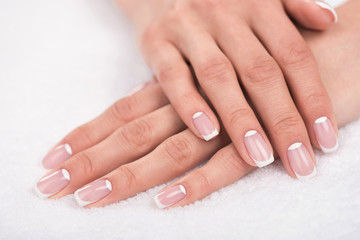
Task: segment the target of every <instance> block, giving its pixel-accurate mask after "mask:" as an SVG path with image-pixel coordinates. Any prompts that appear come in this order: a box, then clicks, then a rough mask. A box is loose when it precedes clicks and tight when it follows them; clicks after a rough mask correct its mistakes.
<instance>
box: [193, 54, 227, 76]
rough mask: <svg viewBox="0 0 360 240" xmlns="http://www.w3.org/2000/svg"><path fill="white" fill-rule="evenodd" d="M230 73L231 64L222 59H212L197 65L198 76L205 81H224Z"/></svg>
mask: <svg viewBox="0 0 360 240" xmlns="http://www.w3.org/2000/svg"><path fill="white" fill-rule="evenodd" d="M231 72H232V67H231V63H230V62H229V60H227V59H226V58H224V57H212V58H210V59H208V60H205V61H203V62H202V63H200V64H199V74H200V76H202V77H203V78H204V79H206V80H216V79H226V78H227V76H229V73H231Z"/></svg>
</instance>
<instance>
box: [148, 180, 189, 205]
mask: <svg viewBox="0 0 360 240" xmlns="http://www.w3.org/2000/svg"><path fill="white" fill-rule="evenodd" d="M185 196H186V190H185V187H184V186H183V185H175V186H173V187H171V188H168V189H166V190H165V191H163V192H160V193H158V194H157V195H156V196H155V197H154V201H155V203H156V205H157V206H158V207H159V208H166V207H169V206H171V205H174V204H175V203H177V202H179V201H181V200H182V199H184V198H185Z"/></svg>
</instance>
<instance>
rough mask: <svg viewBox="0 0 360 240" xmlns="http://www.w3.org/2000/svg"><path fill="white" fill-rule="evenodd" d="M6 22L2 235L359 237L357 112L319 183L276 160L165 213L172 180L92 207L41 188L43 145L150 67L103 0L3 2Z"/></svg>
mask: <svg viewBox="0 0 360 240" xmlns="http://www.w3.org/2000/svg"><path fill="white" fill-rule="evenodd" d="M333 2H334V1H333ZM0 32H1V37H0V109H1V117H0V136H1V141H0V153H1V154H0V163H1V164H0V179H1V181H0V239H37V240H39V239H287V240H288V239H317V240H318V239H360V187H359V183H360V154H359V141H360V121H357V122H354V123H352V124H350V125H348V126H346V127H344V128H342V129H341V130H340V133H339V134H340V135H339V136H340V148H339V150H338V151H337V152H336V153H334V154H329V155H324V154H322V153H320V152H318V151H317V152H316V157H317V159H318V176H317V177H315V178H314V179H312V180H311V181H306V182H300V181H297V180H294V179H291V178H290V177H289V176H288V175H287V174H286V173H285V171H284V169H283V167H282V166H281V164H280V163H279V162H276V163H274V164H272V165H271V166H268V167H266V168H263V169H259V170H256V171H254V172H253V173H251V174H250V175H248V176H246V177H245V178H243V179H242V180H240V181H238V182H237V183H234V184H232V185H231V186H228V187H225V188H223V189H221V190H220V191H217V192H215V193H213V194H212V195H210V196H209V197H207V198H205V199H204V200H202V201H199V202H196V203H194V204H192V205H190V206H187V207H184V208H177V209H172V210H168V211H164V210H160V209H157V207H156V206H155V204H154V203H153V201H152V197H153V196H154V195H155V194H156V192H157V191H158V190H159V189H160V188H161V187H163V186H164V185H162V186H157V187H154V188H152V189H150V190H148V191H146V192H143V193H140V194H138V195H136V196H135V197H132V198H130V199H127V200H125V201H122V202H119V203H116V204H112V205H110V206H107V207H105V208H99V209H91V210H88V209H82V208H80V207H78V206H77V205H76V203H75V201H74V198H73V196H72V195H71V196H67V197H65V198H63V199H61V200H56V201H55V200H41V199H39V198H37V196H36V195H35V194H34V192H33V185H34V183H35V182H36V181H37V180H38V179H39V178H40V177H41V176H42V175H43V174H44V172H43V171H42V170H41V169H40V168H39V162H40V159H41V158H42V157H43V156H44V154H45V153H46V151H47V150H48V149H49V148H50V147H51V146H52V145H53V144H55V143H56V141H58V140H60V139H61V138H62V137H63V136H64V134H65V133H67V132H69V131H70V130H71V129H73V128H74V127H76V126H77V125H80V124H82V123H84V122H86V121H88V120H90V119H91V118H93V117H94V116H96V115H98V114H100V113H101V112H102V111H103V110H104V109H105V108H106V107H107V106H109V105H110V104H111V103H112V102H114V101H115V100H117V99H119V98H121V97H122V96H124V94H125V93H126V92H127V91H128V90H129V89H131V88H132V87H134V86H135V85H137V84H138V83H140V82H142V81H145V80H148V79H150V77H151V73H150V71H149V70H148V69H147V68H146V67H145V64H144V63H143V62H142V60H141V57H140V55H139V54H138V53H137V51H136V48H135V46H134V43H133V39H131V37H130V36H131V35H130V31H129V25H128V23H127V22H126V20H125V19H124V18H123V17H122V15H121V14H119V12H117V11H116V10H115V8H114V7H113V6H112V5H111V4H110V2H107V1H97V0H77V1H73V0H62V1H45V0H33V1H25V0H13V1H4V2H2V3H1V7H0Z"/></svg>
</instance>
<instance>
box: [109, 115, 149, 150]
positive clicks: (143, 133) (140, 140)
mask: <svg viewBox="0 0 360 240" xmlns="http://www.w3.org/2000/svg"><path fill="white" fill-rule="evenodd" d="M119 131H120V134H116V135H115V136H121V137H120V138H121V139H118V140H117V141H118V142H119V144H123V141H122V140H124V139H125V141H126V142H127V143H129V144H131V145H135V146H136V147H141V148H144V147H146V146H148V144H151V138H152V135H153V131H152V127H151V124H150V123H149V122H147V121H145V120H143V119H136V120H135V121H132V122H131V123H129V124H127V125H125V126H124V127H122V128H120V130H119Z"/></svg>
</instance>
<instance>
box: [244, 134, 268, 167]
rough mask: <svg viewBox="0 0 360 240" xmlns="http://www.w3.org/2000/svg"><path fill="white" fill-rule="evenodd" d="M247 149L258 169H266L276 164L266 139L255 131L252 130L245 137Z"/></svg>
mask: <svg viewBox="0 0 360 240" xmlns="http://www.w3.org/2000/svg"><path fill="white" fill-rule="evenodd" d="M244 143H245V147H246V149H247V151H248V153H249V155H250V157H251V158H252V159H253V160H254V162H255V163H256V165H257V166H258V167H265V166H266V165H269V164H271V163H272V162H274V155H273V154H272V153H271V150H270V148H269V146H268V145H267V144H266V142H265V140H264V138H263V137H262V136H261V135H260V134H259V133H258V132H257V131H255V130H250V131H248V132H247V133H246V134H245V137H244Z"/></svg>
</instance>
